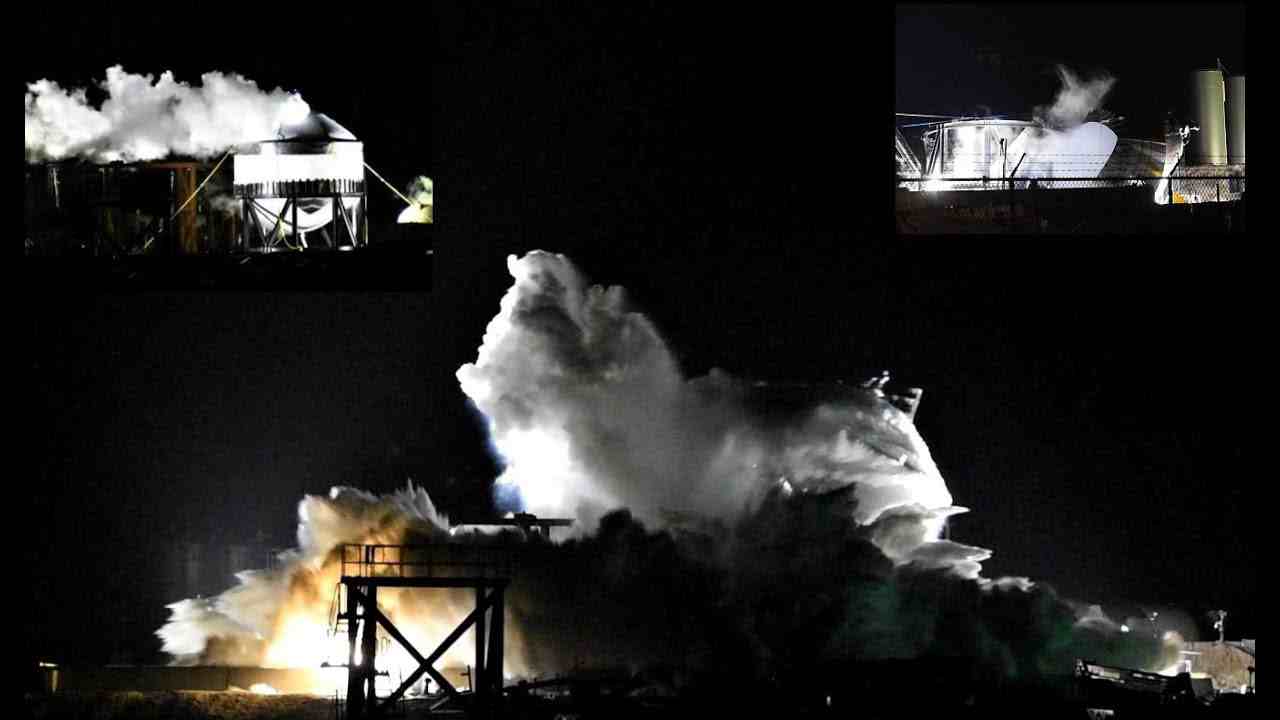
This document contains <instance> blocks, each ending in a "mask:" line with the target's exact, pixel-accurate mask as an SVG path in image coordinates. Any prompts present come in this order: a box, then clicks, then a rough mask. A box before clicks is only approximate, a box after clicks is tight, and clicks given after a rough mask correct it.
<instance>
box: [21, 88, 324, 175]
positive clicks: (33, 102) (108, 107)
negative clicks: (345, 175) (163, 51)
mask: <svg viewBox="0 0 1280 720" xmlns="http://www.w3.org/2000/svg"><path fill="white" fill-rule="evenodd" d="M200 81H201V82H200V84H199V85H197V86H195V87H192V86H190V85H188V84H186V83H183V82H179V81H177V80H176V79H175V78H174V76H173V73H172V72H165V73H162V74H161V75H160V77H159V78H155V77H154V76H152V75H135V74H132V73H129V72H126V71H125V70H124V68H123V67H121V66H120V65H116V66H113V67H110V68H108V69H107V72H106V78H105V79H104V80H103V81H102V82H100V83H99V84H98V87H99V88H100V89H101V90H102V91H104V92H105V93H106V98H105V99H104V100H103V101H102V103H101V106H100V107H94V106H93V105H92V104H91V103H90V102H89V98H88V91H87V90H86V89H84V88H77V89H67V88H63V87H61V86H59V85H58V84H57V83H56V82H54V81H52V80H40V81H38V82H34V83H30V84H28V85H27V93H26V110H27V115H26V127H25V130H26V133H25V134H26V159H27V162H43V161H47V160H62V159H67V158H84V159H86V160H91V161H94V162H104V163H105V162H115V161H124V162H133V161H140V160H158V159H162V158H165V157H167V156H169V155H183V156H191V157H196V158H209V157H213V156H216V155H218V154H220V153H223V152H225V151H227V150H228V149H230V148H232V147H234V146H236V145H238V144H241V143H246V142H255V141H258V140H262V139H265V138H269V137H271V136H272V135H274V133H275V131H276V130H277V129H278V128H279V127H280V126H281V125H285V124H289V123H292V122H297V121H299V120H300V119H302V118H304V117H306V115H307V114H308V113H309V112H310V108H309V106H308V105H307V103H306V102H305V101H303V99H302V98H301V96H299V95H297V94H295V93H289V92H286V91H285V90H282V89H280V88H276V89H275V90H272V91H270V92H265V91H263V90H261V89H260V88H259V87H258V84H257V83H256V82H254V81H252V80H249V79H247V78H245V77H243V76H241V75H237V74H235V73H231V74H224V73H220V72H207V73H205V74H204V75H202V76H201V77H200Z"/></svg>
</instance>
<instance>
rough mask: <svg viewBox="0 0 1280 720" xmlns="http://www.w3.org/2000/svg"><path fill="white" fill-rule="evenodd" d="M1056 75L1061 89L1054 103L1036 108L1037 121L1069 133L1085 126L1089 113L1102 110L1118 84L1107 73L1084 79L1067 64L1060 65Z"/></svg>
mask: <svg viewBox="0 0 1280 720" xmlns="http://www.w3.org/2000/svg"><path fill="white" fill-rule="evenodd" d="M1057 72H1058V80H1059V81H1060V82H1061V83H1062V86H1061V87H1060V88H1059V89H1058V94H1057V96H1056V97H1054V99H1053V104H1051V105H1040V106H1037V107H1036V109H1035V112H1034V115H1035V118H1036V121H1037V122H1039V123H1040V124H1041V125H1044V126H1045V127H1047V128H1050V129H1052V130H1070V129H1071V128H1074V127H1075V126H1077V125H1079V124H1081V123H1083V122H1084V121H1085V119H1086V118H1088V117H1089V113H1091V112H1093V111H1095V110H1098V109H1099V108H1101V107H1102V103H1103V101H1104V100H1105V99H1106V97H1107V93H1109V92H1111V87H1112V86H1113V85H1115V82H1116V80H1115V78H1113V77H1111V76H1110V75H1108V74H1105V73H1104V74H1101V75H1099V76H1098V77H1093V78H1081V77H1080V76H1079V75H1076V73H1074V72H1072V71H1071V69H1070V68H1067V67H1066V66H1064V65H1058V66H1057Z"/></svg>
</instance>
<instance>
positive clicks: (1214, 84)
mask: <svg viewBox="0 0 1280 720" xmlns="http://www.w3.org/2000/svg"><path fill="white" fill-rule="evenodd" d="M1190 81H1191V86H1190V94H1191V97H1190V114H1191V122H1192V123H1194V124H1195V125H1197V126H1198V127H1199V128H1200V132H1197V133H1193V134H1192V135H1191V142H1190V143H1189V145H1188V147H1187V162H1188V163H1190V164H1191V165H1226V164H1227V119H1226V93H1227V90H1226V84H1225V83H1224V82H1223V81H1222V71H1221V70H1216V69H1214V70H1196V71H1194V72H1192V73H1191V76H1190Z"/></svg>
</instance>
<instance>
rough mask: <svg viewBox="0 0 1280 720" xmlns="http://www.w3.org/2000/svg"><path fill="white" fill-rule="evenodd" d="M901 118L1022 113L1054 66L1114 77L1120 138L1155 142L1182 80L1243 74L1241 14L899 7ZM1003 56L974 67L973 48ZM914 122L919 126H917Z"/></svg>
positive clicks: (1040, 99)
mask: <svg viewBox="0 0 1280 720" xmlns="http://www.w3.org/2000/svg"><path fill="white" fill-rule="evenodd" d="M895 15H896V18H895V19H896V26H895V27H896V32H895V34H894V72H895V81H894V91H895V93H894V102H895V105H896V108H895V110H896V111H897V112H909V113H937V114H966V115H967V114H978V113H982V112H985V110H984V109H982V108H980V107H979V105H985V106H986V107H987V108H990V110H991V111H992V112H994V113H997V114H1000V113H1007V114H1011V115H1014V116H1018V115H1028V114H1030V112H1031V110H1032V108H1034V107H1035V106H1036V105H1040V104H1048V103H1050V102H1052V100H1053V97H1054V94H1055V93H1056V92H1057V89H1058V85H1059V83H1058V78H1057V75H1056V72H1055V70H1054V68H1055V66H1056V65H1057V64H1059V63H1062V64H1065V65H1066V66H1068V67H1070V68H1072V69H1074V70H1076V71H1077V72H1080V73H1084V74H1096V73H1101V72H1107V73H1110V74H1111V75H1112V76H1113V77H1115V78H1116V84H1115V85H1114V86H1113V88H1112V90H1111V93H1110V95H1109V96H1108V98H1107V102H1106V104H1105V107H1106V108H1107V109H1109V110H1111V111H1113V112H1115V113H1116V114H1118V115H1123V116H1124V117H1126V118H1127V119H1128V122H1127V123H1126V124H1125V125H1124V126H1122V127H1120V128H1119V132H1120V134H1121V135H1122V136H1125V137H1136V138H1145V139H1151V140H1160V139H1163V138H1162V133H1163V130H1162V127H1163V126H1162V122H1163V118H1164V113H1165V111H1166V110H1168V109H1171V108H1176V107H1177V104H1178V103H1179V102H1180V101H1181V98H1182V94H1183V93H1184V92H1185V87H1184V86H1185V82H1186V80H1185V77H1186V73H1187V72H1188V71H1190V70H1194V69H1197V68H1201V67H1214V65H1215V63H1216V62H1217V61H1218V60H1219V59H1220V60H1221V61H1222V63H1223V64H1224V65H1225V66H1226V68H1227V69H1228V70H1229V71H1230V72H1232V73H1239V74H1244V73H1245V72H1246V70H1247V68H1246V57H1245V9H1244V5H1243V4H1239V3H1212V4H1210V3H1204V4H1195V3H1178V4H1170V5H1159V4H1150V3H1145V4H1123V3H1105V4H1103V3H1083V4H1075V5H1062V4H1042V3H1026V4H1023V3H1001V4H996V5H988V6H977V5H962V4H943V5H929V4H903V5H899V6H897V7H896V8H895ZM983 48H989V49H990V50H992V51H994V52H995V53H998V54H999V65H998V67H993V66H992V65H990V64H983V63H981V62H979V57H978V55H979V53H978V50H980V49H983ZM917 122H918V121H917Z"/></svg>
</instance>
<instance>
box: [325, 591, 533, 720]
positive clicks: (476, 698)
mask: <svg viewBox="0 0 1280 720" xmlns="http://www.w3.org/2000/svg"><path fill="white" fill-rule="evenodd" d="M507 582H508V581H507V579H506V578H491V577H472V578H457V577H454V578H430V577H349V576H344V577H343V578H342V583H343V584H344V585H345V586H346V591H347V612H346V616H347V618H348V639H349V642H350V645H351V647H350V657H349V662H348V680H347V709H348V717H350V718H351V720H362V719H363V718H369V717H376V716H379V715H383V714H385V713H386V711H387V710H389V709H390V708H391V707H392V706H393V705H394V704H395V703H396V702H397V701H399V700H400V698H401V697H403V696H404V694H405V693H406V692H408V690H409V688H411V687H413V685H414V683H416V682H418V681H419V680H421V679H422V676H423V675H429V676H430V677H431V679H432V680H433V681H435V683H436V684H437V685H438V686H439V687H440V688H441V690H443V691H444V693H445V696H444V697H443V698H441V699H440V700H439V701H437V702H436V703H435V705H434V706H433V708H434V707H439V706H440V705H443V704H444V703H446V702H449V701H451V700H453V701H457V700H459V699H460V698H461V695H460V694H459V693H458V690H457V688H455V687H454V686H453V684H452V683H450V682H449V681H448V679H446V678H445V677H444V675H443V674H441V673H440V671H439V670H437V669H436V667H435V662H436V661H437V660H439V659H440V658H441V657H442V656H443V655H444V654H445V653H446V652H447V651H448V650H449V648H450V647H452V646H453V644H454V643H455V642H457V641H458V638H460V637H462V635H463V633H465V632H466V631H467V630H469V629H471V628H472V627H473V626H474V627H475V630H476V633H475V638H476V661H475V669H474V670H473V671H472V672H474V673H475V677H476V678H477V680H476V682H475V687H474V689H473V692H472V697H471V700H472V702H471V704H470V706H469V708H468V709H469V710H470V712H471V714H472V715H473V716H474V717H488V716H490V715H491V714H492V712H493V710H494V709H495V708H496V707H497V702H496V697H497V696H500V695H501V692H502V678H503V674H502V660H503V658H502V654H503V653H502V650H503V648H502V646H503V621H502V620H503V618H502V615H503V612H504V610H505V602H504V597H505V592H506V587H507ZM379 586H384V587H415V588H433V587H434V588H451V587H452V588H457V587H473V588H475V592H476V606H475V609H473V610H472V611H471V612H470V613H469V614H468V615H467V616H466V617H465V618H463V619H462V622H460V623H458V626H457V627H456V628H454V629H453V631H452V632H450V633H449V634H448V635H447V636H446V637H445V638H444V639H443V640H441V641H440V644H439V645H438V646H436V649H435V650H433V651H432V652H431V653H430V654H429V655H426V656H423V655H422V653H420V652H418V650H417V648H415V647H414V646H413V644H412V643H410V642H409V640H408V638H406V637H405V636H404V634H403V633H401V632H400V630H399V628H397V627H396V626H395V624H394V623H392V622H391V619H390V618H388V617H387V616H386V615H385V614H383V612H382V611H381V610H379V609H378V603H377V589H378V587H379ZM357 609H361V610H363V612H362V613H361V614H359V615H357ZM486 616H487V622H486ZM357 617H359V618H362V619H363V621H364V622H363V627H364V633H363V636H362V639H363V642H362V645H361V658H360V663H359V664H357V663H356V662H355V648H356V640H357V630H356V624H355V622H354V619H355V618H357ZM379 625H380V626H382V628H383V629H384V630H385V631H386V632H387V634H388V635H390V636H391V637H392V638H394V639H395V640H396V642H398V643H400V645H401V646H403V647H404V649H405V651H406V652H408V653H409V655H410V656H411V657H412V658H413V659H414V661H415V662H417V663H418V667H417V669H416V670H414V671H413V673H412V674H410V675H409V677H408V678H406V679H405V680H404V682H402V683H401V684H400V686H399V687H398V688H396V689H395V691H394V692H392V693H391V694H390V695H388V696H387V697H386V698H384V699H382V700H381V701H379V700H378V698H377V696H376V695H375V693H374V679H375V669H374V663H375V660H376V657H375V653H376V652H377V645H376V642H375V633H376V628H377V626H379ZM486 627H487V631H486Z"/></svg>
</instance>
